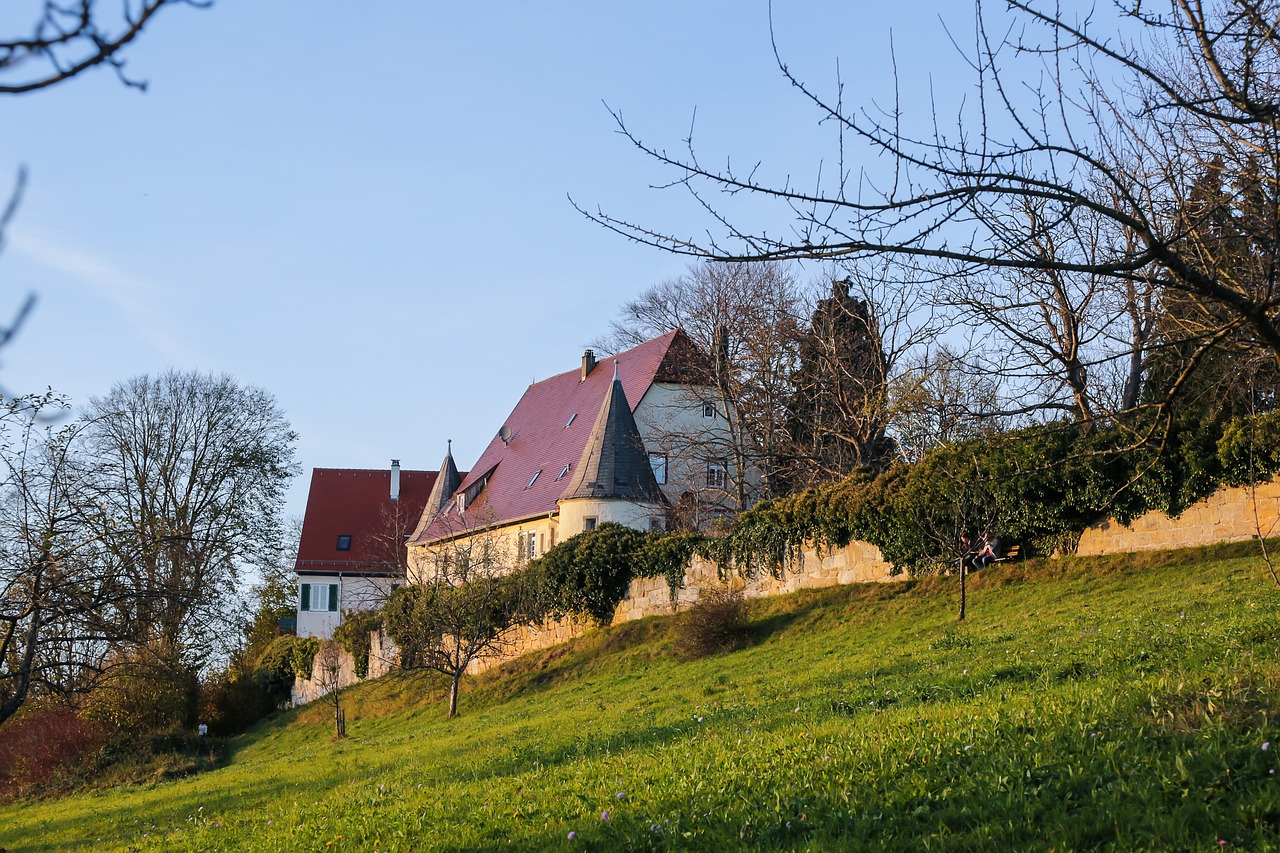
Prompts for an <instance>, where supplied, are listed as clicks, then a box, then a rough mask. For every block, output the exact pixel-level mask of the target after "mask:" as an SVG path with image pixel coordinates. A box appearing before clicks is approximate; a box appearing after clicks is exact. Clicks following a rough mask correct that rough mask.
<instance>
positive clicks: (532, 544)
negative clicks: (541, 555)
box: [525, 530, 538, 560]
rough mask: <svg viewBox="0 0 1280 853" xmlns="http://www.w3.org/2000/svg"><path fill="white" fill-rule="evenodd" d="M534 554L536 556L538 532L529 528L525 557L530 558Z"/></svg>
mask: <svg viewBox="0 0 1280 853" xmlns="http://www.w3.org/2000/svg"><path fill="white" fill-rule="evenodd" d="M536 556H538V534H537V533H534V532H533V531H532V530H531V531H529V534H528V541H527V544H526V545H525V557H527V558H528V559H530V560H532V559H533V558H534V557H536Z"/></svg>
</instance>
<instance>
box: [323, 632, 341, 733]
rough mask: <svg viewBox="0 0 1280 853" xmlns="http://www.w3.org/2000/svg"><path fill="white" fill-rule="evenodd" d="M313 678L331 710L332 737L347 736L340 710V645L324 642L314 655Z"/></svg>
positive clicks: (332, 641) (330, 641)
mask: <svg viewBox="0 0 1280 853" xmlns="http://www.w3.org/2000/svg"><path fill="white" fill-rule="evenodd" d="M315 667H316V668H315V677H316V681H317V683H318V684H319V686H320V690H321V691H322V696H323V698H324V701H325V702H326V703H327V704H328V705H330V706H331V707H332V708H333V736H334V737H336V738H343V737H346V736H347V717H346V714H345V713H344V712H343V710H342V690H341V689H340V688H341V686H342V643H340V642H338V641H337V640H325V641H324V642H322V643H321V644H320V651H318V652H317V653H316V660H315Z"/></svg>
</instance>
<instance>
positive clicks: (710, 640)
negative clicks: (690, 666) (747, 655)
mask: <svg viewBox="0 0 1280 853" xmlns="http://www.w3.org/2000/svg"><path fill="white" fill-rule="evenodd" d="M674 632H675V652H676V655H677V656H678V657H679V658H681V659H682V660H696V659H697V658H702V657H706V656H708V655H714V654H719V653H720V652H731V651H734V650H736V649H741V648H744V647H745V646H747V645H748V644H749V643H750V641H751V629H750V625H749V624H748V622H747V603H746V601H745V600H744V599H743V597H742V590H740V589H733V588H729V587H720V588H714V589H705V590H703V591H702V594H701V595H699V596H698V600H697V601H696V602H694V603H693V604H692V605H690V606H689V607H688V608H687V609H686V610H685V611H683V612H682V613H680V614H679V615H678V616H676V620H675V626H674Z"/></svg>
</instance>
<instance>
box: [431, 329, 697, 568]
mask: <svg viewBox="0 0 1280 853" xmlns="http://www.w3.org/2000/svg"><path fill="white" fill-rule="evenodd" d="M700 357H701V355H700V353H699V352H698V350H697V349H696V348H695V347H694V345H693V344H692V343H691V342H690V341H689V339H688V337H687V336H686V335H685V334H684V332H682V331H680V330H678V329H677V330H676V331H673V332H668V333H667V334H665V335H663V336H662V337H660V338H654V339H653V340H651V341H647V342H645V343H643V344H641V345H640V346H638V347H635V348H633V349H630V350H627V351H626V352H622V353H619V354H618V355H616V356H613V357H611V358H607V359H604V360H602V361H601V362H600V363H599V364H597V365H596V367H595V369H594V370H592V371H591V374H590V375H589V376H588V377H587V378H586V379H585V380H582V379H581V370H570V371H568V372H566V373H561V374H559V375H558V376H553V377H551V378H550V379H545V380H543V381H542V382H535V383H534V384H532V385H530V386H529V387H528V388H527V389H526V390H525V392H524V396H522V397H521V398H520V402H518V403H516V407H515V409H513V410H512V412H511V414H510V415H509V416H508V417H507V421H506V423H505V424H504V426H505V427H506V428H507V430H508V431H509V432H508V433H507V434H508V435H509V436H510V437H509V438H508V440H506V441H503V439H502V437H501V436H500V435H499V436H495V437H494V439H493V440H492V441H490V442H489V446H488V447H487V448H485V451H484V453H482V454H480V459H479V460H478V461H477V462H476V464H475V465H473V466H472V468H471V474H470V476H465V477H464V478H463V481H462V485H461V486H459V487H458V490H457V492H456V493H455V494H464V493H466V492H467V491H468V490H469V489H471V488H472V487H473V486H475V485H478V484H479V482H480V481H481V480H482V479H483V478H484V477H485V476H486V475H488V476H489V481H488V483H487V484H485V486H484V488H483V489H482V490H481V491H480V493H479V495H477V496H476V498H475V499H474V501H473V502H472V503H471V504H469V505H468V507H467V511H466V514H465V517H464V518H462V519H459V518H458V516H457V514H456V509H455V508H456V500H455V502H454V504H453V505H452V507H451V509H450V510H449V511H448V512H447V513H445V514H442V515H441V516H440V517H439V518H437V519H436V520H435V521H433V522H432V523H431V524H428V525H426V527H425V529H423V530H421V531H420V533H419V535H418V536H417V537H416V538H415V539H414V541H416V542H430V541H432V540H433V539H439V538H442V537H447V536H450V535H456V534H458V533H461V532H464V531H465V530H468V529H475V528H478V527H484V526H488V525H490V524H505V523H508V522H512V521H516V520H518V519H522V518H532V517H534V516H538V515H545V514H548V513H551V512H555V511H556V509H557V505H556V501H557V500H558V499H559V498H560V496H561V495H562V494H564V491H565V488H566V487H567V486H568V485H569V482H570V478H571V477H572V474H573V468H574V467H576V466H577V464H578V460H579V459H580V458H581V456H582V450H583V448H584V447H585V446H586V442H587V438H588V436H590V435H591V429H592V426H593V425H594V423H595V420H596V416H597V415H598V414H599V412H600V407H601V405H602V404H603V403H604V399H605V395H606V394H607V393H608V391H609V388H610V387H611V386H612V384H613V362H615V361H616V362H617V363H618V378H619V379H621V380H622V387H623V390H624V391H625V392H626V396H627V402H628V404H629V405H630V407H631V409H632V411H635V408H636V406H638V405H639V404H640V401H641V399H643V397H644V395H645V393H646V392H647V391H648V390H649V387H650V386H651V385H652V384H653V383H654V382H657V381H664V382H679V381H682V380H683V379H685V377H686V376H688V374H689V371H688V369H687V365H688V364H689V360H690V359H691V358H700ZM566 466H568V467H569V471H568V473H566V474H565V476H564V477H560V472H561V471H563V470H564V469H565V467H566ZM535 474H536V475H537V479H536V480H535V479H534V476H535Z"/></svg>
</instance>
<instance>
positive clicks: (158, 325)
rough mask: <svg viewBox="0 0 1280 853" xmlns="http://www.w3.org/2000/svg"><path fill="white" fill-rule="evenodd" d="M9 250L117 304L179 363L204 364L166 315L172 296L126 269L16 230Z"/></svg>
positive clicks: (140, 333) (137, 328)
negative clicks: (165, 307) (70, 278)
mask: <svg viewBox="0 0 1280 853" xmlns="http://www.w3.org/2000/svg"><path fill="white" fill-rule="evenodd" d="M6 242H7V246H6V248H7V250H9V251H12V252H15V253H17V254H20V255H24V256H26V257H27V258H28V259H29V260H31V261H34V262H35V263H37V264H39V265H41V266H43V267H46V268H47V269H50V270H53V271H55V272H59V273H63V274H64V275H68V276H70V277H72V278H73V279H75V280H77V281H79V282H80V283H81V284H83V285H85V286H87V287H88V288H89V290H91V291H92V292H93V293H94V294H96V295H97V296H98V297H99V298H100V299H103V300H105V301H107V302H110V303H111V304H113V305H115V306H116V307H118V308H119V309H120V311H121V312H122V313H123V314H124V315H125V317H126V318H127V320H128V321H129V323H130V325H132V326H133V327H134V330H135V332H136V333H137V336H138V337H139V338H140V339H142V340H143V341H145V342H146V343H147V344H149V345H150V346H151V347H153V348H154V349H156V350H158V351H159V352H160V353H162V354H163V355H164V356H165V357H166V358H168V359H169V360H170V361H172V362H174V363H177V364H192V363H198V362H201V361H202V359H200V358H199V357H198V356H197V355H196V354H195V353H193V352H192V351H191V349H190V348H189V347H188V346H187V344H186V341H185V340H184V339H183V338H182V337H181V336H180V335H178V334H175V331H176V330H177V322H176V321H175V319H174V317H173V316H172V315H171V314H170V313H168V312H166V311H165V310H164V307H163V306H164V303H165V302H166V301H168V299H169V297H170V294H169V292H168V291H167V290H166V289H165V288H163V287H160V286H157V285H156V284H154V283H152V282H149V281H147V280H146V279H143V278H140V277H139V276H136V275H134V274H133V273H130V272H128V271H126V270H122V269H120V268H119V267H118V266H116V265H115V264H113V263H112V262H111V261H109V260H107V259H106V258H103V257H100V256H98V255H95V254H93V253H92V252H86V251H83V250H80V249H75V248H71V247H68V246H66V245H63V244H60V243H58V242H56V241H54V240H50V239H48V238H45V237H41V236H37V235H34V234H31V233H30V232H27V231H21V230H15V231H14V232H12V233H10V234H8V235H7V241H6Z"/></svg>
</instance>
